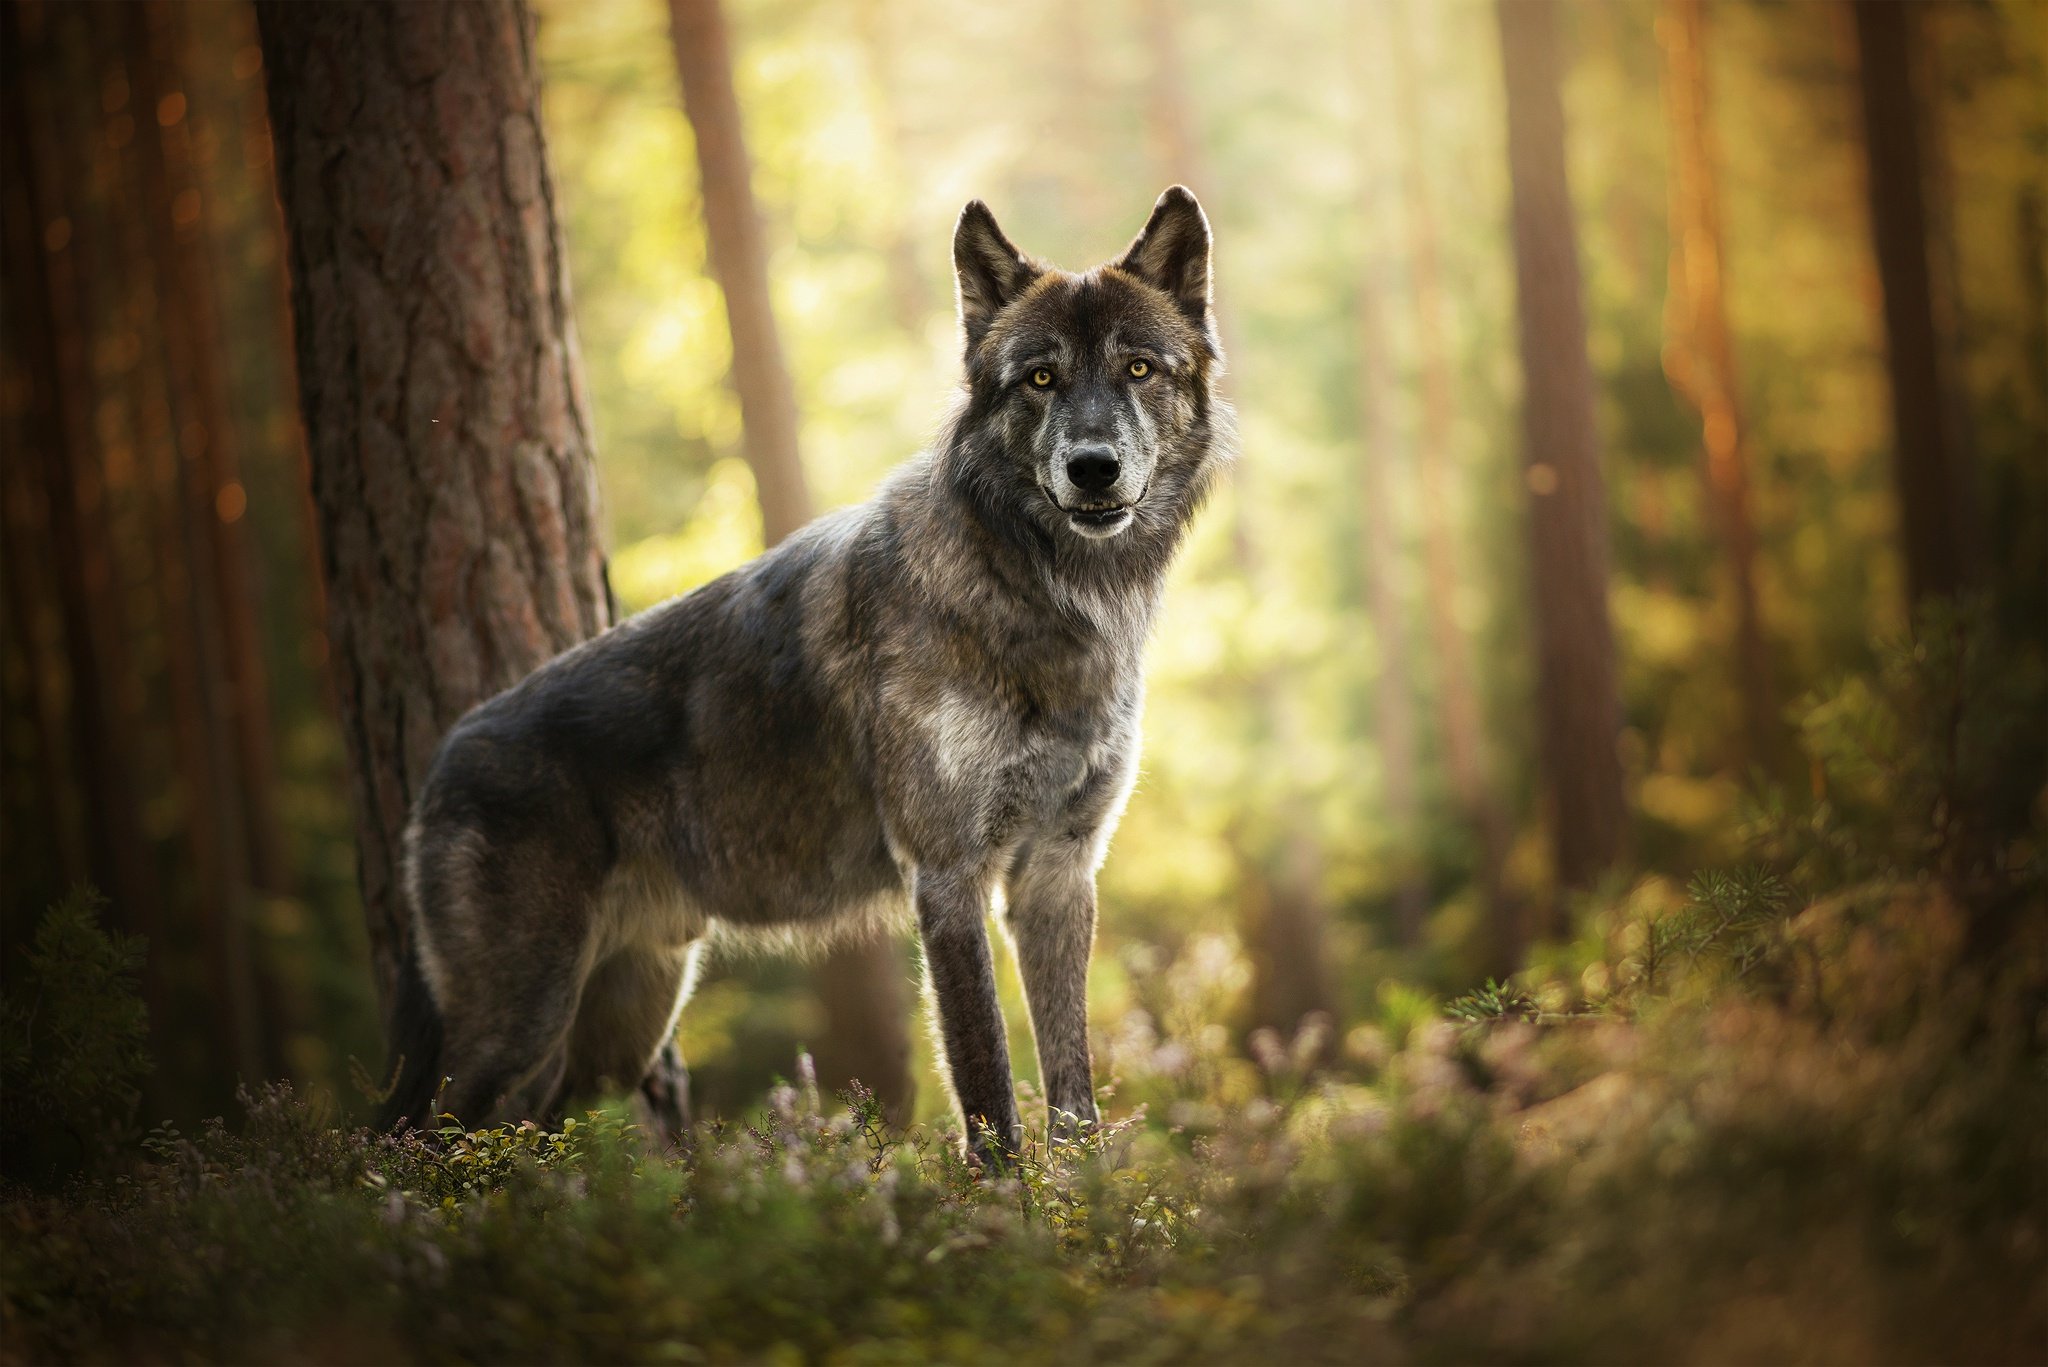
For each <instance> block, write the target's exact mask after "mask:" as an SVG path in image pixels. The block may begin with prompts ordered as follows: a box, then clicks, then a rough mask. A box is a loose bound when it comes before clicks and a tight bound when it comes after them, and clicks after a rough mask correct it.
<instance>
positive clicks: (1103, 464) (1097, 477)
mask: <svg viewBox="0 0 2048 1367" xmlns="http://www.w3.org/2000/svg"><path fill="white" fill-rule="evenodd" d="M1122 473H1123V466H1122V465H1121V464H1120V463H1118V461H1117V458H1116V452H1115V451H1113V450H1111V449H1110V448H1109V447H1107V446H1082V447H1077V448H1076V449H1075V451H1074V454H1072V455H1071V456H1068V457H1067V478H1068V479H1070V480H1072V481H1074V487H1075V488H1076V489H1079V490H1080V491H1081V492H1082V493H1084V494H1100V493H1106V492H1107V491H1108V490H1109V488H1110V486H1111V485H1113V484H1115V483H1116V477H1117V476H1118V475H1120V474H1122Z"/></svg>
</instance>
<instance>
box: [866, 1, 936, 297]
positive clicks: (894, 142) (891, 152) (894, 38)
mask: <svg viewBox="0 0 2048 1367" xmlns="http://www.w3.org/2000/svg"><path fill="white" fill-rule="evenodd" d="M854 11H855V12H854V24H855V27H856V28H857V30H858V31H859V34H860V45H861V54H862V56H863V58H864V59H865V61H866V65H867V74H868V84H869V86H870V88H871V92H872V94H871V98H872V99H873V101H874V119H875V159H876V165H875V167H874V170H873V172H872V174H871V175H870V177H869V180H870V183H871V185H872V186H873V187H874V191H875V193H876V195H877V197H878V199H879V200H880V201H881V203H882V205H883V206H884V207H883V208H882V211H881V212H882V216H883V224H882V231H883V244H882V260H883V265H884V268H885V269H886V270H887V271H888V277H889V311H890V313H891V314H892V315H894V317H895V319H896V326H897V327H899V328H901V329H902V330H903V331H904V332H906V333H909V334H910V335H911V336H913V337H922V336H923V335H924V329H925V325H926V324H927V323H929V322H930V321H931V317H932V292H931V288H930V286H929V285H928V284H927V283H926V280H925V273H924V270H923V269H922V267H920V265H919V264H918V258H919V252H918V239H917V237H916V235H915V234H914V233H913V232H912V231H911V227H910V219H909V216H908V215H907V214H906V213H905V212H904V201H905V198H906V196H905V195H904V193H903V161H904V157H903V142H904V138H903V110H902V104H901V102H900V101H899V100H898V99H897V97H896V87H897V84H898V83H899V82H900V80H901V79H902V77H901V74H900V70H899V63H898V61H897V49H898V45H899V44H900V43H901V41H902V38H901V35H900V34H899V33H898V32H897V26H896V25H895V24H894V23H893V22H892V20H893V19H894V17H895V13H896V9H895V6H893V5H891V4H890V3H889V0H858V2H857V3H856V5H855V6H854Z"/></svg>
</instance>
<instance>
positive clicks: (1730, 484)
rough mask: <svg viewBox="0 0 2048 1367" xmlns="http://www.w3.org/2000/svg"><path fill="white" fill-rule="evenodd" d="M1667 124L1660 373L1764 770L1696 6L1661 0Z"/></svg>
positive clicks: (1767, 666)
mask: <svg viewBox="0 0 2048 1367" xmlns="http://www.w3.org/2000/svg"><path fill="white" fill-rule="evenodd" d="M1657 33H1658V36H1659V38H1660V39H1661V40H1662V42H1663V47H1664V94H1665V106H1666V112H1667V114H1668V116H1669V120H1670V124H1671V282H1670V289H1669V293H1668V295H1667V303H1666V308H1665V314H1666V329H1665V330H1666V334H1667V343H1666V346H1665V350H1664V355H1665V369H1666V371H1667V372H1668V373H1669V374H1670V377H1671V380H1672V383H1673V385H1674V386H1675V387H1676V388H1677V389H1678V391H1679V392H1680V393H1681V394H1683V395H1684V396H1685V397H1686V399H1687V401H1688V402H1690V403H1691V404H1692V405H1693V407H1694V408H1696V409H1698V410H1699V414H1700V429H1701V435H1702V439H1703V442H1704V445H1705V448H1706V486H1707V498H1708V502H1709V504H1710V506H1711V508H1712V511H1713V521H1714V525H1715V527H1716V528H1717V529H1718V531H1719V533H1720V539H1721V554H1722V557H1723V559H1724V560H1725V562H1726V565H1727V569H1728V573H1729V577H1730V580H1731V581H1732V587H1733V590H1734V595H1735V649H1734V664H1735V684H1736V691H1737V694H1738V696H1739V697H1740V698H1741V700H1742V720H1743V736H1744V741H1745V744H1744V752H1743V755H1742V756H1741V758H1742V759H1743V760H1744V761H1746V762H1747V763H1749V764H1768V763H1769V762H1770V761H1771V760H1772V758H1773V757H1774V756H1775V754H1776V752H1777V751H1778V749H1779V731H1780V728H1779V725H1778V704H1777V697H1776V689H1775V687H1774V685H1773V682H1772V677H1771V673H1772V671H1771V658H1770V647H1769V644H1768V642H1767V640H1766V638H1765V632H1764V625H1763V614H1762V610H1761V609H1760V608H1759V606H1758V604H1757V587H1756V560H1757V549H1756V524H1755V520H1754V518H1753V517H1752V514H1751V508H1750V492H1749V452H1748V449H1747V447H1748V424H1747V423H1746V422H1745V421H1744V418H1743V412H1742V391H1741V385H1740V383H1739V381H1738V379H1737V376H1736V367H1735V340H1734V335H1733V332H1732V330H1731V329H1730V327H1729V323H1728V302H1727V271H1726V263H1727V259H1728V258H1727V253H1726V249H1725V246H1724V244H1723V241H1722V234H1721V189H1720V173H1719V169H1718V167H1717V166H1716V160H1717V158H1716V152H1715V146H1714V131H1713V106H1712V103H1711V100H1710V96H1709V89H1708V84H1707V52H1706V37H1707V22H1706V5H1705V0H1666V3H1665V6H1664V15H1663V17H1662V18H1661V19H1660V20H1659V22H1658V25H1657Z"/></svg>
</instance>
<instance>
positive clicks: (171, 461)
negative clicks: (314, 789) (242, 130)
mask: <svg viewBox="0 0 2048 1367" xmlns="http://www.w3.org/2000/svg"><path fill="white" fill-rule="evenodd" d="M101 14H102V15H104V16H105V17H106V18H107V19H108V20H110V21H112V22H109V23H107V24H106V25H105V27H106V28H107V29H109V30H111V32H110V33H109V34H108V35H107V36H108V38H109V39H110V40H111V41H110V42H109V43H108V45H107V46H108V47H109V49H110V53H111V55H112V56H113V57H114V58H115V60H118V61H119V63H120V65H121V69H122V71H123V72H124V74H125V76H126V78H127V83H128V99H129V104H130V106H131V107H132V108H133V109H134V110H135V111H138V112H139V113H140V114H141V115H142V117H141V118H140V119H139V120H136V122H135V124H134V125H133V126H134V127H135V128H136V133H135V135H134V136H133V137H132V138H128V139H126V140H125V141H124V143H123V145H122V147H121V149H120V151H121V165H122V169H123V171H124V173H125V187H124V188H125V190H126V192H127V197H128V202H129V203H130V204H132V205H133V206H135V207H136V208H137V209H138V210H139V212H135V213H131V214H128V215H125V216H124V217H123V224H122V228H121V237H122V239H123V242H122V247H121V250H120V251H119V252H118V253H117V255H118V256H120V257H121V258H123V264H124V266H125V267H126V270H127V272H128V273H129V274H130V276H131V279H130V280H129V283H128V289H129V293H130V298H131V300H132V303H133V312H134V313H135V314H136V315H139V316H136V317H134V318H132V319H131V324H132V326H133V327H134V328H135V330H136V334H137V335H138V336H140V337H147V338H148V339H149V340H150V341H151V342H152V343H153V346H152V347H151V349H150V350H151V356H150V359H151V360H152V361H153V362H155V364H153V365H141V364H138V365H135V366H132V367H130V369H129V386H128V387H129V391H130V393H129V406H130V408H131V410H132V412H131V416H132V421H133V422H134V424H135V429H134V435H135V437H136V442H137V445H138V447H140V448H142V449H143V450H144V451H146V453H147V459H148V464H149V468H150V472H151V474H152V476H153V482H154V483H155V485H156V498H155V500H154V502H155V504H156V507H157V517H156V519H155V520H156V522H157V535H156V537H155V538H153V539H154V541H155V546H156V557H155V559H156V566H157V579H156V591H157V595H158V601H157V609H158V612H159V614H160V615H161V618H162V627H163V640H164V655H165V660H164V663H165V673H166V676H167V681H168V683H169V685H170V687H169V692H170V700H171V704H172V713H173V718H174V725H173V737H174V741H175V744H176V752H177V756H178V772H179V784H180V789H181V796H182V804H181V805H182V810H183V824H184V826H185V832H186V838H187V841H188V843H189V844H190V846H191V849H192V861H193V870H194V873H195V876H196V880H197V885H198V902H199V905H198V908H197V911H198V920H199V923H200V925H201V926H202V927H204V933H205V935H206V938H207V941H208V944H209V946H210V953H211V957H212V959H213V968H212V977H213V986H214V995H215V998H216V1000H218V1001H219V1002H220V1003H221V1009H222V1010H223V1011H224V1012H225V1013H226V1016H227V1018H228V1020H229V1022H230V1034H229V1036H228V1042H229V1048H230V1057H231V1058H232V1059H233V1060H234V1066H235V1070H236V1072H237V1073H238V1074H239V1075H240V1076H241V1077H242V1078H244V1079H250V1078H256V1077H264V1076H272V1075H275V1074H276V1073H278V1072H280V1071H282V1068H283V1063H284V1060H283V1059H282V1057H281V1056H279V1055H278V1054H277V1053H276V1051H275V1050H274V1048H273V1047H272V1046H273V1045H274V1044H275V1043H276V1041H277V1031H276V1030H275V1029H274V1028H273V1027H274V1025H275V1013H274V1012H273V1011H272V1010H269V1009H266V1008H267V1007H268V1006H270V1005H272V1004H273V1002H272V994H271V993H270V992H268V991H267V990H266V979H265V975H264V974H263V973H262V971H261V966H260V964H259V962H258V956H257V955H256V954H255V953H254V952H253V950H252V946H251V939H252V936H251V929H252V923H253V919H254V912H255V897H254V890H255V889H257V888H264V889H268V890H272V891H277V890H281V889H282V887H283V884H284V882H285V878H284V873H283V857H282V849H281V845H282V839H281V837H280V835H279V833H278V830H277V824H276V820H275V815H274V812H275V808H274V799H275V794H274V792H273V784H274V781H275V765H274V762H273V757H272V750H271V728H272V718H271V712H270V701H269V687H268V682H267V680H266V678H265V675H264V668H263V662H262V656H261V653H260V647H259V642H258V639H257V627H256V616H255V584H254V581H253V579H252V577H251V575H250V573H249V567H248V558H247V548H246V545H245V542H244V531H245V528H244V526H243V525H242V521H241V519H242V513H243V511H244V510H245V509H246V506H247V495H246V492H245V491H244V489H243V487H242V484H241V480H240V477H239V472H238V469H237V465H236V458H235V454H236V453H235V447H234V431H233V426H232V423H231V421H230V419H229V413H228V404H227V395H226V391H225V388H224V382H223V379H222V376H221V373H220V368H219V367H220V362H221V358H222V354H223V341H222V337H221V334H220V328H219V325H218V321H217V319H216V317H215V309H214V299H213V282H212V279H211V275H210V270H209V267H208V265H207V262H206V259H205V241H204V237H203V234H204V231H205V223H206V218H205V210H204V203H205V196H204V195H203V194H202V192H201V187H200V186H199V185H198V183H197V177H196V175H195V173H194V168H193V166H192V157H191V148H190V136H189V128H188V123H187V117H186V115H187V112H188V101H187V98H186V96H185V93H184V91H183V89H182V88H181V86H182V82H181V79H180V74H181V73H180V67H179V52H178V46H179V44H178V33H177V29H178V27H179V26H180V24H181V15H180V13H179V11H178V10H176V9H175V8H174V7H172V6H169V5H165V4H160V3H157V4H141V3H136V4H129V5H125V6H122V7H120V8H118V9H108V10H103V11H101ZM151 378H160V380H161V383H162V384H163V392H162V393H161V394H159V393H157V392H156V391H155V390H154V389H153V388H152V387H151V386H150V385H149V383H148V381H149V380H150V379H151Z"/></svg>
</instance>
